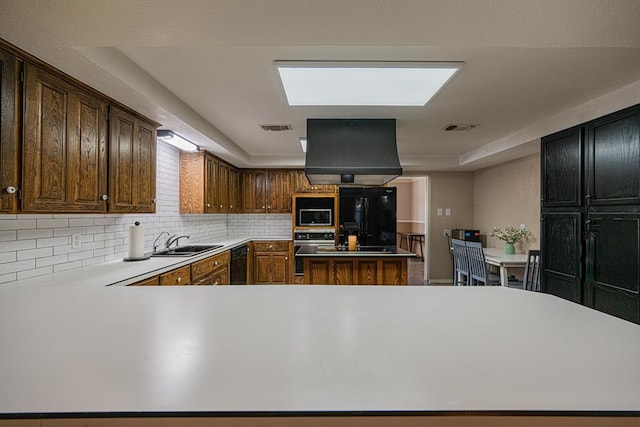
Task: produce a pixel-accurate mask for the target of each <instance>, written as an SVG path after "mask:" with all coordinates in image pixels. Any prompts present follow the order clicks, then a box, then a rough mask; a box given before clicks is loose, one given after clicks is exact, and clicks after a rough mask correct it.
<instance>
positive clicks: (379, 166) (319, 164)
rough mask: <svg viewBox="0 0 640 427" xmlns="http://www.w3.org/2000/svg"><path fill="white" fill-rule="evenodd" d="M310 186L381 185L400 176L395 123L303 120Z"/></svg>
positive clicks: (306, 169) (380, 120) (365, 120)
mask: <svg viewBox="0 0 640 427" xmlns="http://www.w3.org/2000/svg"><path fill="white" fill-rule="evenodd" d="M304 172H305V174H306V175H307V178H308V179H309V182H310V183H311V184H313V185H328V184H337V185H340V184H355V185H383V184H386V183H387V182H389V181H391V180H392V179H394V178H396V177H398V176H400V175H402V167H400V160H399V159H398V148H397V146H396V120H395V119H307V157H306V163H305V168H304Z"/></svg>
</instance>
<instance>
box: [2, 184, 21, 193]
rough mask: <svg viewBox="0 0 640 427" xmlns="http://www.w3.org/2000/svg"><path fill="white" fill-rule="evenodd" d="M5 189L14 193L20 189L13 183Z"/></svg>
mask: <svg viewBox="0 0 640 427" xmlns="http://www.w3.org/2000/svg"><path fill="white" fill-rule="evenodd" d="M4 191H6V192H7V193H9V194H14V193H16V192H17V191H18V189H17V188H16V187H14V186H13V185H10V186H8V187H7V188H5V189H4Z"/></svg>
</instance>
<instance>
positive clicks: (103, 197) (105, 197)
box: [100, 194, 109, 200]
mask: <svg viewBox="0 0 640 427" xmlns="http://www.w3.org/2000/svg"><path fill="white" fill-rule="evenodd" d="M108 198H109V196H107V195H106V194H103V195H102V196H100V200H107V199H108Z"/></svg>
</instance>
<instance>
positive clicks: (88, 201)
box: [22, 62, 107, 212]
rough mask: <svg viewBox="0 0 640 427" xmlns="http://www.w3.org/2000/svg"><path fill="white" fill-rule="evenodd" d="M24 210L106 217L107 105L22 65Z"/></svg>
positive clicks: (50, 74)
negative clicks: (79, 213) (104, 215)
mask: <svg viewBox="0 0 640 427" xmlns="http://www.w3.org/2000/svg"><path fill="white" fill-rule="evenodd" d="M24 76H25V77H24V104H25V107H24V127H23V129H24V131H23V176H22V182H23V187H22V210H23V211H28V212H104V211H105V201H104V199H105V198H106V189H107V158H106V153H105V148H106V147H105V138H106V131H107V120H106V114H107V103H106V102H105V101H104V100H102V99H99V98H96V97H95V96H93V95H92V94H89V93H86V92H84V91H82V90H81V89H79V88H78V87H77V86H75V85H74V84H71V83H69V82H67V81H65V80H64V79H62V78H60V77H58V76H57V75H54V74H53V73H50V72H48V71H45V70H43V69H41V68H39V67H37V66H35V65H32V64H30V63H28V62H26V63H25V64H24Z"/></svg>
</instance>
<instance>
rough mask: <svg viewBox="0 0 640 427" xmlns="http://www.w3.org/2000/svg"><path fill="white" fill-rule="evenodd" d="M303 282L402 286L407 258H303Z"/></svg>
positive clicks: (406, 277) (405, 282)
mask: <svg viewBox="0 0 640 427" xmlns="http://www.w3.org/2000/svg"><path fill="white" fill-rule="evenodd" d="M304 283H305V284H309V285H406V284H407V283H408V266H407V258H396V257H389V258H376V257H373V258H368V257H352V258H351V257H349V258H347V257H326V258H320V257H306V258H305V259H304Z"/></svg>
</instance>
